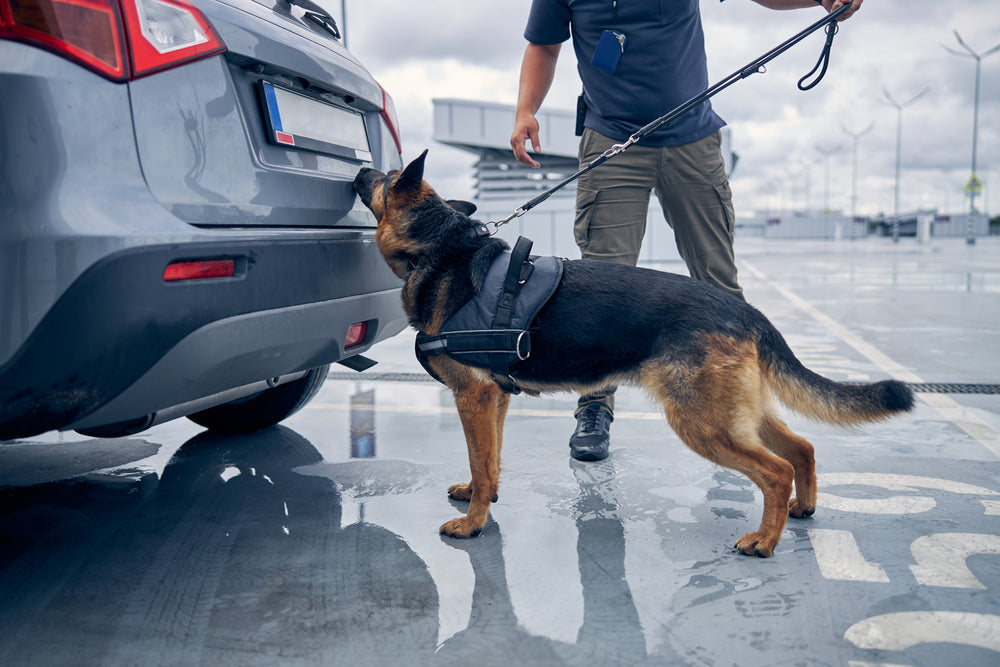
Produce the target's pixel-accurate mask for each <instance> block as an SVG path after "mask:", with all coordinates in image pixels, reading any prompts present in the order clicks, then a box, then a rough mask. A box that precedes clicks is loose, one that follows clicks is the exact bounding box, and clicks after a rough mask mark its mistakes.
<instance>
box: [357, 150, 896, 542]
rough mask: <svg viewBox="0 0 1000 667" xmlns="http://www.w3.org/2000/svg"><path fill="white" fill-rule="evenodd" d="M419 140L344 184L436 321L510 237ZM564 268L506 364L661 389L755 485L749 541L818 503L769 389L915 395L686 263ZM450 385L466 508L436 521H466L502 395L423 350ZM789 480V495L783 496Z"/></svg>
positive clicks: (710, 451)
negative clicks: (685, 270) (483, 217)
mask: <svg viewBox="0 0 1000 667" xmlns="http://www.w3.org/2000/svg"><path fill="white" fill-rule="evenodd" d="M426 154H427V151H424V153H423V154H422V155H421V156H420V157H419V158H417V159H416V160H414V161H413V162H412V163H410V164H409V165H408V166H407V167H406V168H405V169H404V170H403V171H401V172H400V171H393V172H390V173H389V174H382V173H381V172H379V171H376V170H374V169H362V170H361V171H360V173H359V174H358V176H357V178H356V179H355V181H354V187H355V190H357V192H358V194H359V195H360V197H361V200H362V201H363V202H364V204H365V205H366V206H367V207H368V208H369V209H371V211H372V213H374V214H375V217H376V219H377V220H378V229H377V231H376V234H375V238H376V241H377V243H378V247H379V250H380V251H381V252H382V255H383V256H384V257H385V260H386V262H388V264H389V266H390V267H391V268H392V270H393V271H394V272H395V273H396V275H398V276H399V277H400V278H401V279H403V280H404V281H405V284H404V286H403V290H402V298H403V307H404V309H405V310H406V313H407V315H408V317H409V321H410V324H411V325H412V326H413V327H414V328H416V329H417V330H418V331H419V332H421V333H425V334H431V335H433V334H437V333H439V332H440V330H441V327H442V326H443V325H444V323H445V322H446V321H447V320H448V319H449V317H451V316H452V315H453V314H454V313H455V312H456V311H457V310H458V309H460V308H461V307H462V305H463V304H465V303H466V302H467V301H468V300H469V299H471V298H472V297H473V295H474V294H475V293H476V292H477V291H478V289H479V288H480V286H481V284H482V280H483V277H484V275H485V273H486V271H487V269H488V268H489V266H490V264H491V262H492V260H493V259H494V257H496V256H497V255H498V254H499V253H501V252H503V251H505V250H506V249H507V244H506V243H504V242H503V241H501V240H500V239H496V238H493V237H490V236H485V235H480V234H477V233H475V228H476V227H477V226H479V227H481V226H482V223H478V222H476V221H474V220H472V219H471V218H470V217H469V216H470V215H471V214H472V213H473V212H474V211H475V206H474V205H472V204H470V203H467V202H455V201H451V202H446V201H444V200H443V199H441V198H440V197H439V196H438V195H437V194H436V193H435V192H434V190H433V189H431V187H430V186H429V185H427V183H425V182H424V180H423V172H424V158H425V156H426ZM563 266H564V270H563V278H562V282H561V283H560V284H559V287H558V288H557V289H556V291H555V293H554V294H553V295H552V297H551V298H550V299H549V301H548V302H547V303H546V304H545V306H544V307H543V308H542V309H541V310H540V311H539V313H538V314H537V316H536V318H535V320H534V323H533V324H532V326H531V329H530V335H531V355H530V356H529V357H528V358H527V359H526V360H524V361H521V362H518V363H517V364H516V367H515V370H516V373H515V380H516V382H517V385H518V386H519V387H521V388H523V389H525V390H526V391H528V392H553V391H576V392H580V393H587V392H590V391H593V390H595V389H597V388H600V387H603V386H608V385H616V384H626V383H627V384H633V385H639V386H642V387H644V388H645V389H646V390H647V391H648V392H649V393H650V395H651V396H652V397H654V398H655V399H657V400H658V401H659V402H660V403H661V404H662V405H663V409H664V411H665V413H666V417H667V421H668V422H669V423H670V425H671V427H673V429H674V431H676V433H677V435H678V436H679V437H680V438H681V440H683V441H684V443H685V444H687V446H688V447H690V448H691V449H692V450H694V451H695V452H697V453H698V454H700V455H702V456H704V457H705V458H707V459H709V460H710V461H713V462H715V463H717V464H719V465H722V466H725V467H727V468H732V469H734V470H737V471H739V472H741V473H743V474H744V475H746V476H747V477H749V478H750V479H751V480H752V481H753V482H754V483H755V484H756V485H757V486H758V487H760V490H761V491H762V492H763V495H764V512H763V518H762V519H761V523H760V527H759V528H758V529H757V530H756V531H754V532H750V533H747V534H746V535H744V536H743V537H741V538H740V539H739V540H737V541H736V545H735V546H736V549H738V550H739V551H740V552H742V553H744V554H747V555H757V556H761V557H765V558H766V557H769V556H771V555H772V554H773V552H774V548H775V546H776V545H777V544H778V540H779V539H780V538H781V531H782V529H783V528H784V525H785V519H786V517H787V516H789V515H790V516H792V517H796V518H800V517H806V516H810V515H812V514H813V512H814V511H815V508H816V467H815V460H814V458H813V446H812V445H811V444H810V443H809V442H807V441H806V440H805V439H803V438H801V437H800V436H798V435H796V434H794V433H792V432H791V431H790V430H789V429H788V427H787V426H785V424H784V423H783V422H782V421H781V420H780V419H779V417H778V414H777V409H776V406H775V402H774V399H773V396H774V395H776V396H777V397H778V399H780V400H781V402H782V403H784V404H785V405H786V406H788V407H790V408H792V409H793V410H795V411H797V412H799V413H802V414H804V415H806V416H808V417H811V418H814V419H818V420H822V421H825V422H828V423H831V424H837V425H845V426H846V425H850V424H856V423H860V422H869V421H876V420H881V419H885V418H887V417H889V416H891V415H893V414H895V413H899V412H905V411H908V410H910V409H911V408H912V407H913V394H912V392H911V390H910V389H909V387H907V386H906V385H905V384H903V383H901V382H898V381H895V380H885V381H882V382H876V383H874V384H866V385H854V384H842V383H837V382H834V381H832V380H829V379H827V378H824V377H822V376H820V375H817V374H816V373H813V372H812V371H810V370H808V369H807V368H805V367H804V366H803V365H802V363H801V362H799V360H798V359H796V357H795V355H794V354H793V353H792V351H791V350H790V349H789V347H788V345H787V344H786V343H785V340H784V338H782V336H781V334H780V333H779V332H778V331H777V330H776V329H775V328H774V326H773V325H772V324H771V323H770V322H769V321H768V320H767V318H765V317H764V315H763V314H761V313H760V311H758V310H757V309H756V308H753V307H752V306H750V305H748V304H746V303H744V302H742V301H740V300H739V299H736V298H733V297H731V296H730V295H728V294H725V293H724V292H722V291H721V290H719V289H716V288H715V287H711V286H709V285H706V284H703V283H701V282H699V281H696V280H694V279H692V278H688V277H685V276H680V275H674V274H670V273H665V272H661V271H654V270H650V269H643V268H637V267H632V266H624V265H620V264H610V263H605V262H596V261H591V260H573V261H566V262H564V265H563ZM429 362H430V364H431V367H432V368H433V369H434V371H435V372H436V373H437V374H438V375H439V376H440V378H441V379H442V380H443V381H444V383H445V384H446V385H447V386H448V387H449V388H450V389H451V390H452V392H453V393H454V395H455V405H456V407H457V408H458V414H459V417H460V419H461V422H462V427H463V430H464V432H465V438H466V444H467V445H468V449H469V467H470V468H471V471H472V481H471V482H469V483H468V484H456V485H454V486H452V487H451V488H449V489H448V494H449V495H450V496H451V497H452V498H454V499H457V500H463V501H468V502H469V509H468V513H467V514H466V515H465V516H464V517H461V518H458V519H454V520H452V521H448V522H447V523H445V524H444V525H442V526H441V533H442V534H444V535H449V536H451V537H470V536H473V535H476V534H477V533H478V532H479V531H480V529H482V527H483V525H484V524H485V523H486V520H487V517H488V514H489V510H490V503H492V502H496V501H497V488H498V483H499V475H500V450H501V445H502V440H503V424H504V417H505V416H506V413H507V406H508V402H509V400H510V396H509V394H507V393H504V392H503V391H501V389H500V387H499V386H498V385H497V383H495V382H494V381H492V380H491V379H490V374H489V372H488V371H487V370H485V369H482V368H477V367H473V366H468V365H465V364H462V363H460V362H458V361H456V360H454V359H453V358H451V357H449V356H446V355H441V356H434V357H430V358H429ZM793 483H794V487H795V497H794V498H792V486H793Z"/></svg>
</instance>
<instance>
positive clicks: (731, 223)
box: [712, 180, 736, 239]
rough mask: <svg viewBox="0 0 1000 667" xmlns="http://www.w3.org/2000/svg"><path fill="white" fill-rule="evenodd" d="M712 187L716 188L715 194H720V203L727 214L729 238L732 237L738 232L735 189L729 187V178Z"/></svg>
mask: <svg viewBox="0 0 1000 667" xmlns="http://www.w3.org/2000/svg"><path fill="white" fill-rule="evenodd" d="M712 187H713V188H714V189H715V194H716V195H718V196H719V204H720V205H721V206H722V211H723V213H724V214H725V216H726V231H728V232H729V238H730V239H732V237H733V234H734V233H735V232H736V211H735V209H734V208H733V190H732V188H730V187H729V181H728V180H725V181H723V182H722V183H715V184H714V185H713V186H712Z"/></svg>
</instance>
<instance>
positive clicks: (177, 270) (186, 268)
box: [163, 259, 236, 282]
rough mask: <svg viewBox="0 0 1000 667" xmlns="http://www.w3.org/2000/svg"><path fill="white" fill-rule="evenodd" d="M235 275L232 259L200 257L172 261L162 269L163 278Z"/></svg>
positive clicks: (196, 278)
mask: <svg viewBox="0 0 1000 667" xmlns="http://www.w3.org/2000/svg"><path fill="white" fill-rule="evenodd" d="M234 275H236V261H235V260H232V259H202V260H195V261H184V262H172V263H170V264H168V265H167V268H165V269H164V270H163V280H164V281H165V282H174V281H176V280H204V279H205V278H230V277H232V276H234Z"/></svg>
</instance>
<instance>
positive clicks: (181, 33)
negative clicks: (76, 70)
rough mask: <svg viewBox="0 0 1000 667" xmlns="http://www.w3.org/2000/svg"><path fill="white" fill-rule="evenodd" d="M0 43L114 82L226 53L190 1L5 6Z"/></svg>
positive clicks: (28, 0) (25, 1)
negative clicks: (38, 50)
mask: <svg viewBox="0 0 1000 667" xmlns="http://www.w3.org/2000/svg"><path fill="white" fill-rule="evenodd" d="M0 38H9V39H16V40H19V41H24V42H28V43H31V44H35V45H37V46H41V47H43V48H46V49H48V50H50V51H54V52H55V53H58V54H59V55H61V56H63V57H66V58H69V59H71V60H74V61H76V62H78V63H80V64H81V65H83V66H85V67H87V68H89V69H91V70H93V71H95V72H97V73H98V74H100V75H102V76H105V77H107V78H109V79H111V80H113V81H127V80H130V79H134V78H137V77H140V76H145V75H147V74H152V73H153V72H158V71H160V70H163V69H167V68H170V67H176V66H178V65H181V64H183V63H186V62H190V61H192V60H197V59H199V58H204V57H206V56H210V55H214V54H216V53H221V52H222V51H224V50H225V45H224V44H223V43H222V40H221V39H220V38H219V36H218V34H216V32H215V30H214V29H213V28H212V26H211V24H209V22H208V19H206V18H205V16H204V15H203V14H202V13H201V12H200V11H198V10H197V9H196V8H195V7H194V6H192V5H190V4H188V3H187V1H186V0H0Z"/></svg>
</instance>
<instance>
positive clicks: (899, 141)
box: [881, 88, 931, 243]
mask: <svg viewBox="0 0 1000 667" xmlns="http://www.w3.org/2000/svg"><path fill="white" fill-rule="evenodd" d="M930 90H931V89H930V88H924V89H923V90H921V91H920V92H919V93H917V94H916V95H914V96H913V97H911V98H910V99H908V100H907V101H905V102H903V103H902V104H900V103H899V102H897V101H896V100H894V99H893V98H892V95H890V94H889V91H888V90H886V89H885V88H883V89H882V94H883V95H884V96H885V99H884V100H881V101H882V102H883V103H884V104H888V105H889V106H893V107H896V186H895V198H894V202H893V213H892V242H893V243H899V171H900V165H901V164H902V154H903V109H905V108H906V107H908V106H910V105H911V104H913V103H914V102H916V101H917V100H919V99H920V98H921V97H923V96H924V95H926V94H927V93H929V92H930Z"/></svg>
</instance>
